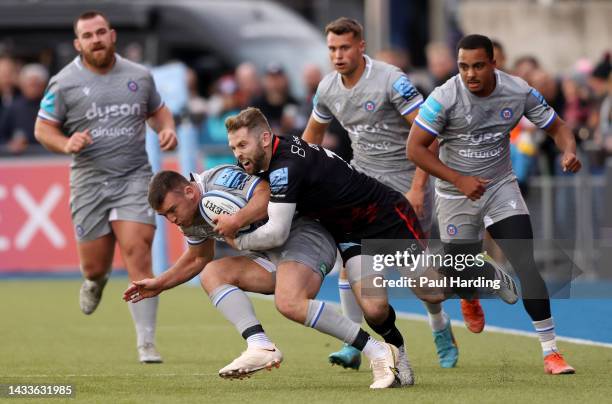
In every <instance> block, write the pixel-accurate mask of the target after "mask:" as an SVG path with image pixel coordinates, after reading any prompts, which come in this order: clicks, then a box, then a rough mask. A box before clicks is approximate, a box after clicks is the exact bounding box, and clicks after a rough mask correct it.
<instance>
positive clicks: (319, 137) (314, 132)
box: [302, 115, 329, 144]
mask: <svg viewBox="0 0 612 404" xmlns="http://www.w3.org/2000/svg"><path fill="white" fill-rule="evenodd" d="M328 126H329V124H327V123H321V122H318V121H317V120H316V119H314V118H313V117H312V115H311V116H310V119H308V124H307V125H306V129H304V133H303V134H302V139H304V141H306V142H308V143H312V144H321V143H323V137H325V131H326V130H327V127H328Z"/></svg>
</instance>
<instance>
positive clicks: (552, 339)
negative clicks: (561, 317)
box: [533, 317, 558, 356]
mask: <svg viewBox="0 0 612 404" xmlns="http://www.w3.org/2000/svg"><path fill="white" fill-rule="evenodd" d="M533 326H534V328H535V330H536V332H537V333H538V338H539V339H540V344H541V345H542V353H543V355H544V356H546V355H548V354H550V353H553V352H558V349H557V340H556V336H555V323H554V322H553V318H552V317H550V318H547V319H546V320H540V321H534V322H533Z"/></svg>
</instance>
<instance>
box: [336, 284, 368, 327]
mask: <svg viewBox="0 0 612 404" xmlns="http://www.w3.org/2000/svg"><path fill="white" fill-rule="evenodd" d="M338 292H339V294H340V307H342V314H344V315H345V316H346V317H347V318H348V319H349V320H351V321H352V322H353V323H356V324H361V322H362V321H363V311H362V310H361V307H360V306H359V303H357V299H356V298H355V294H354V293H353V289H351V284H350V283H349V281H348V280H347V279H342V278H338Z"/></svg>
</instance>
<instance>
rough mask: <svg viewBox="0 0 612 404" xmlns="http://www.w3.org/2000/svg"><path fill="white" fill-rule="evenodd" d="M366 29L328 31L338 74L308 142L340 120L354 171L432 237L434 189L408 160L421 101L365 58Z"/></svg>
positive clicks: (445, 363) (448, 343) (348, 308)
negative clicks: (387, 191) (391, 192)
mask: <svg viewBox="0 0 612 404" xmlns="http://www.w3.org/2000/svg"><path fill="white" fill-rule="evenodd" d="M362 31H363V29H362V27H361V25H360V24H359V23H358V22H357V21H355V20H352V19H349V18H345V17H342V18H339V19H337V20H335V21H332V22H331V23H329V24H328V25H327V27H326V28H325V34H326V36H327V46H328V48H329V57H330V59H331V62H332V64H333V66H334V68H335V71H334V72H332V73H329V74H328V75H326V76H325V77H324V78H323V80H321V82H320V83H319V86H318V88H317V93H316V95H315V97H314V100H313V111H312V115H311V117H310V120H309V122H308V125H307V127H306V130H305V131H304V135H303V139H304V140H305V141H307V142H309V143H313V144H321V142H322V141H323V136H324V134H325V130H326V129H327V127H328V125H329V123H330V122H331V120H332V119H333V118H336V119H337V120H338V121H339V122H340V124H341V125H342V126H343V127H344V129H346V130H347V132H348V133H349V136H350V138H351V145H352V148H353V160H352V161H351V165H352V166H353V167H355V168H356V169H357V170H358V171H361V172H363V173H365V174H367V175H369V176H370V177H373V178H375V179H377V180H378V181H380V182H382V183H383V184H385V185H388V186H390V187H391V188H393V189H395V190H396V191H399V192H401V193H402V194H405V195H406V198H408V200H409V201H410V204H411V205H412V207H413V209H414V210H415V212H416V213H417V215H418V217H419V222H420V224H421V228H422V229H423V231H424V232H425V233H426V234H429V230H430V228H431V217H432V210H433V189H432V187H431V186H430V182H429V176H428V174H427V173H425V172H424V171H423V170H420V169H417V168H416V166H415V165H414V163H412V162H411V161H409V160H408V159H407V158H406V139H407V138H408V133H409V131H410V125H411V124H412V122H413V120H414V118H415V117H416V115H417V112H418V107H419V106H420V105H421V103H422V102H423V97H422V96H421V94H420V93H419V92H418V90H417V89H416V88H415V87H414V86H413V85H412V83H411V82H410V80H409V79H408V77H407V76H406V74H405V73H404V72H402V71H401V70H400V69H398V68H397V67H395V66H392V65H389V64H387V63H384V62H380V61H378V60H373V59H371V58H370V57H368V56H367V55H366V54H365V41H364V40H363V36H362ZM435 147H437V144H436V143H434V144H432V149H434V150H437V149H435ZM340 248H342V245H341V246H340ZM347 248H348V247H347ZM347 278H348V277H347V274H346V271H345V270H344V269H342V270H341V272H340V277H339V279H338V289H339V294H340V302H341V306H342V310H343V312H344V313H345V315H347V317H349V318H350V319H351V320H353V321H354V322H356V323H358V324H360V323H361V321H362V319H363V312H362V309H361V307H360V303H359V302H358V301H357V299H356V297H355V295H354V294H353V290H352V288H351V284H350V283H349V280H348V279H347ZM424 304H425V307H426V308H427V312H428V316H429V323H430V326H431V328H432V331H433V336H434V341H435V344H436V351H437V353H438V360H439V363H440V366H442V367H444V368H450V367H454V366H455V364H456V363H457V360H458V356H459V351H458V349H457V345H456V343H455V340H454V337H453V333H452V329H451V324H450V319H449V317H448V316H447V315H446V313H445V312H444V310H443V309H442V305H441V304H438V303H436V304H433V303H424ZM329 360H330V362H331V363H333V364H339V365H342V366H343V367H345V368H346V367H350V368H354V369H358V368H359V365H360V362H361V357H360V355H359V352H358V351H356V350H355V349H353V348H352V347H351V346H349V345H345V346H344V347H343V348H342V349H341V350H340V351H338V352H334V353H332V354H331V355H329Z"/></svg>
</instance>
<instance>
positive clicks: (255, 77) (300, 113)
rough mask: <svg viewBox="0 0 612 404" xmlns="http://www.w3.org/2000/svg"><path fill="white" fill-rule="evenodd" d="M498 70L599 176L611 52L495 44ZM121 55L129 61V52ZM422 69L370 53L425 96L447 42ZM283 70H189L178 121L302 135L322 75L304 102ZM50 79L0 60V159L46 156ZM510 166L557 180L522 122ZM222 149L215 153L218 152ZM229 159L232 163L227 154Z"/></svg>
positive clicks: (206, 139) (220, 140) (336, 132)
mask: <svg viewBox="0 0 612 404" xmlns="http://www.w3.org/2000/svg"><path fill="white" fill-rule="evenodd" d="M495 45H496V47H495V52H496V55H495V59H496V61H497V66H498V68H499V69H501V70H504V71H506V72H509V73H511V74H515V75H517V76H519V77H521V78H523V79H524V80H526V81H527V82H528V83H529V84H530V85H531V86H533V87H535V88H536V89H537V90H538V91H539V92H540V93H542V94H543V95H544V97H545V98H546V100H547V101H548V103H549V104H550V105H551V106H552V107H553V108H554V109H555V110H556V111H557V112H558V113H559V114H560V115H561V117H562V118H563V119H564V120H565V121H566V122H567V123H568V124H569V126H570V127H571V128H572V129H573V131H574V134H575V135H576V139H577V142H578V144H579V147H580V150H581V152H582V153H583V159H586V160H587V163H588V167H589V170H590V172H591V173H592V174H598V173H601V172H603V165H604V161H605V159H606V157H607V156H612V129H611V121H612V97H611V94H612V90H611V88H612V80H611V78H610V54H609V53H606V54H605V55H602V56H601V58H600V59H599V60H587V59H580V60H577V61H576V62H575V64H574V67H573V69H572V71H571V72H570V73H565V74H559V73H557V72H550V71H546V70H545V69H544V68H543V67H542V66H541V64H540V63H539V62H538V58H537V56H535V55H524V56H522V57H519V58H516V60H507V59H506V56H505V54H504V49H503V45H502V43H501V42H498V41H495ZM126 53H127V54H126V55H124V56H126V57H128V58H129V57H130V54H129V52H126ZM425 55H426V58H427V68H426V69H413V68H412V67H411V63H410V60H409V57H408V54H407V52H404V51H403V50H401V49H387V50H383V51H380V52H378V53H377V54H375V55H371V56H373V57H374V58H376V59H379V60H383V61H386V62H388V63H391V64H393V65H396V66H398V67H399V68H400V69H402V70H404V71H405V72H406V73H407V74H408V76H409V77H410V78H411V80H412V81H413V82H414V83H415V85H416V86H417V88H418V89H419V90H420V91H421V93H422V94H423V96H424V97H426V96H427V95H428V94H429V93H430V92H431V91H432V90H433V89H434V88H435V87H436V86H439V85H441V84H443V83H444V82H445V81H446V80H448V79H449V78H450V77H452V76H453V75H455V74H456V73H457V66H456V57H455V50H454V49H453V48H452V47H451V46H449V45H448V44H446V43H442V42H440V43H430V44H428V45H427V46H426V48H425ZM285 69H286V68H285V66H283V65H281V64H279V63H278V62H275V61H274V60H270V63H269V64H268V65H267V67H266V68H265V69H264V71H258V69H257V68H256V67H255V64H253V63H249V62H245V63H242V64H240V65H239V66H237V67H236V68H235V69H234V70H233V71H228V72H226V73H225V74H223V75H221V76H220V77H218V78H216V79H214V80H213V81H212V82H213V85H212V86H210V88H205V89H202V86H201V85H198V77H197V75H196V74H195V71H193V70H189V71H188V75H187V77H188V78H187V83H186V84H187V88H188V90H189V102H188V103H187V107H186V110H185V111H184V113H183V114H182V116H180V117H177V119H178V120H180V121H183V122H185V120H188V121H189V122H190V123H191V124H193V125H194V126H195V128H196V133H197V134H198V138H199V143H200V145H201V147H202V148H203V149H204V150H205V149H206V147H208V146H210V145H216V146H217V147H222V146H223V145H225V144H226V134H225V127H224V120H225V118H226V117H227V116H229V115H232V114H235V113H237V112H238V111H239V110H240V109H242V108H245V107H247V106H256V107H258V108H260V109H261V110H262V111H263V112H264V114H265V115H266V116H267V117H268V119H269V120H270V124H271V126H272V128H273V130H274V131H275V132H276V133H277V134H279V135H298V136H299V135H301V133H302V131H303V129H304V127H305V125H306V122H307V121H308V118H309V116H310V113H311V111H312V99H313V96H314V94H315V92H316V89H317V85H318V83H319V81H320V80H321V78H322V77H323V75H324V73H325V72H322V71H321V70H320V68H319V67H317V65H315V64H312V65H306V67H305V68H304V70H303V72H302V75H303V83H304V86H305V89H304V94H305V96H304V97H303V98H297V97H295V96H294V95H292V94H291V91H290V83H289V79H288V75H287V71H286V70H285ZM48 79H49V71H48V69H47V67H46V66H45V65H43V64H38V63H29V64H24V63H23V61H21V60H18V59H15V58H13V57H12V56H11V54H9V53H7V52H5V53H3V54H0V155H2V156H11V155H12V156H21V155H26V154H41V153H46V152H45V151H44V149H42V148H41V147H40V146H39V145H38V144H37V142H36V140H35V138H34V121H35V119H36V115H37V111H38V106H39V103H40V100H41V98H42V96H43V93H44V90H45V87H46V84H47V82H48ZM511 143H512V157H513V165H514V169H515V172H516V175H517V177H518V178H519V182H520V184H521V186H522V187H523V191H524V192H527V183H528V179H529V177H530V176H532V175H558V174H561V173H559V172H558V164H555V160H556V158H557V157H558V155H557V152H556V148H555V146H554V143H553V142H552V140H551V139H550V138H547V137H546V136H545V135H544V133H543V132H541V131H540V130H539V129H538V128H536V127H535V126H534V125H533V124H531V123H530V122H529V121H528V120H526V119H523V120H522V121H521V122H520V123H519V125H518V126H517V127H516V128H515V129H514V130H513V131H512V134H511ZM325 146H326V147H328V148H330V149H333V150H334V151H336V152H337V153H338V154H339V155H341V156H342V157H344V158H346V159H350V157H351V150H350V141H349V139H348V137H347V134H346V133H345V132H344V131H343V129H342V127H341V126H340V125H339V124H338V123H337V122H335V123H334V124H333V125H331V127H330V130H329V133H328V134H327V136H326V138H325ZM221 149H222V148H221ZM226 157H227V158H228V159H231V157H230V156H229V150H228V155H227V156H226Z"/></svg>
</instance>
